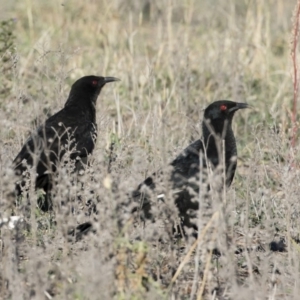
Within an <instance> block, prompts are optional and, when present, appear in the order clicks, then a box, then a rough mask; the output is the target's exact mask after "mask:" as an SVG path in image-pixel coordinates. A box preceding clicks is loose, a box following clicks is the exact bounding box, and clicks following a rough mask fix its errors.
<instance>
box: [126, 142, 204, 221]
mask: <svg viewBox="0 0 300 300" xmlns="http://www.w3.org/2000/svg"><path fill="white" fill-rule="evenodd" d="M203 149H204V147H203V143H202V140H197V141H195V142H193V143H192V144H190V145H189V146H188V147H187V148H185V149H184V150H183V151H182V152H181V153H180V154H179V155H178V156H177V158H176V159H174V160H173V161H172V163H171V164H170V165H169V167H168V168H167V169H166V170H164V171H163V170H160V171H158V172H156V173H154V174H152V176H149V177H148V178H146V179H145V180H144V181H143V182H142V183H141V184H140V185H139V186H138V188H137V189H136V190H135V191H134V192H133V193H132V197H133V198H134V199H135V200H137V199H142V201H143V203H142V204H141V207H142V209H143V211H144V214H145V216H146V218H148V216H150V210H151V204H150V199H149V198H150V197H149V196H150V195H149V194H151V193H154V194H155V195H156V197H157V199H161V200H163V198H164V197H165V192H166V183H167V184H169V188H171V190H172V194H174V196H176V195H177V194H178V195H179V194H181V193H182V192H184V190H185V189H186V187H187V185H189V186H191V185H192V182H193V181H196V180H197V175H198V173H199V166H200V161H199V157H200V152H202V153H203V152H204V151H203ZM203 166H204V167H205V166H206V164H205V159H204V157H203ZM196 185H197V184H196ZM197 188H198V186H197V187H196V188H195V189H197Z"/></svg>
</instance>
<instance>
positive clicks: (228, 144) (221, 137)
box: [202, 120, 237, 169]
mask: <svg viewBox="0 0 300 300" xmlns="http://www.w3.org/2000/svg"><path fill="white" fill-rule="evenodd" d="M224 128H225V129H224ZM202 131H203V142H204V147H205V149H206V155H207V158H208V159H209V160H210V161H211V162H212V164H213V165H214V166H215V167H216V166H217V165H218V164H219V163H220V161H221V160H222V157H223V151H225V164H226V169H227V168H228V167H229V166H230V164H231V158H232V157H234V156H236V155H237V150H236V142H235V137H234V134H233V131H232V127H231V121H228V122H227V124H226V122H225V123H224V121H223V120H222V121H220V123H218V121H216V122H214V123H213V124H212V123H210V124H207V123H206V122H203V126H202ZM223 145H224V146H225V149H223Z"/></svg>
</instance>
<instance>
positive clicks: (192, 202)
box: [132, 100, 248, 229]
mask: <svg viewBox="0 0 300 300" xmlns="http://www.w3.org/2000/svg"><path fill="white" fill-rule="evenodd" d="M247 107H248V105H247V104H246V103H237V102H233V101H228V100H220V101H216V102H213V103H212V104H210V105H209V106H208V107H207V108H206V109H205V111H204V120H203V122H202V135H203V136H202V139H199V140H197V141H195V142H193V143H192V144H190V145H189V146H188V147H187V148H186V149H185V150H184V151H183V152H182V153H181V154H180V155H179V156H178V157H177V158H176V159H175V160H173V162H172V163H171V164H170V173H168V174H167V179H168V180H167V181H169V182H170V187H171V189H172V191H173V196H174V199H175V204H176V206H177V208H178V210H179V216H180V217H181V221H182V225H184V226H187V227H193V228H194V229H197V226H196V225H195V224H193V223H192V222H191V216H192V215H195V210H198V208H199V204H198V202H197V196H198V193H199V184H198V183H199V171H200V165H201V166H202V168H203V169H202V170H201V171H202V172H203V173H205V172H204V171H205V170H206V169H207V167H208V165H210V167H211V169H212V171H214V170H216V168H217V167H218V165H219V164H220V163H221V161H222V157H223V156H222V155H223V151H224V153H225V169H226V185H227V186H230V184H231V182H232V180H233V177H234V173H235V170H236V164H237V149H236V141H235V137H234V133H233V131H232V127H231V124H232V119H233V116H234V113H235V112H236V111H237V110H239V109H244V108H247ZM222 140H224V142H223V143H222ZM222 144H223V145H224V147H225V149H224V150H222ZM200 155H202V156H201V157H202V158H203V159H202V162H201V164H200ZM163 179H166V176H165V175H163V173H162V171H159V172H157V173H154V174H153V175H152V176H150V177H148V178H146V179H145V180H144V182H142V183H141V184H140V185H139V186H138V188H137V190H135V191H134V192H133V193H132V198H133V199H134V200H135V201H137V200H138V201H139V207H140V208H139V209H140V212H141V216H142V218H144V219H151V218H152V217H153V216H152V212H151V201H150V199H151V194H152V196H153V194H154V195H155V196H156V197H155V198H156V199H163V198H164V193H165V191H166V190H165V188H164V187H163V183H162V181H163ZM208 188H209V187H208Z"/></svg>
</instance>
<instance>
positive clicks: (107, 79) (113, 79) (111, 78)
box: [104, 77, 121, 83]
mask: <svg viewBox="0 0 300 300" xmlns="http://www.w3.org/2000/svg"><path fill="white" fill-rule="evenodd" d="M113 81H121V80H120V79H119V78H116V77H104V82H105V83H108V82H113Z"/></svg>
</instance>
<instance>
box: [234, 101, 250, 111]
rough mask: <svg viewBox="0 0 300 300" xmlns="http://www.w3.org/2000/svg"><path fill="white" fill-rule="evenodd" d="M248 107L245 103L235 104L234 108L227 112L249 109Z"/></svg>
mask: <svg viewBox="0 0 300 300" xmlns="http://www.w3.org/2000/svg"><path fill="white" fill-rule="evenodd" d="M249 107H250V105H249V104H247V103H242V102H237V104H236V106H234V107H232V108H230V109H229V112H233V111H236V110H239V109H244V108H249Z"/></svg>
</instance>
